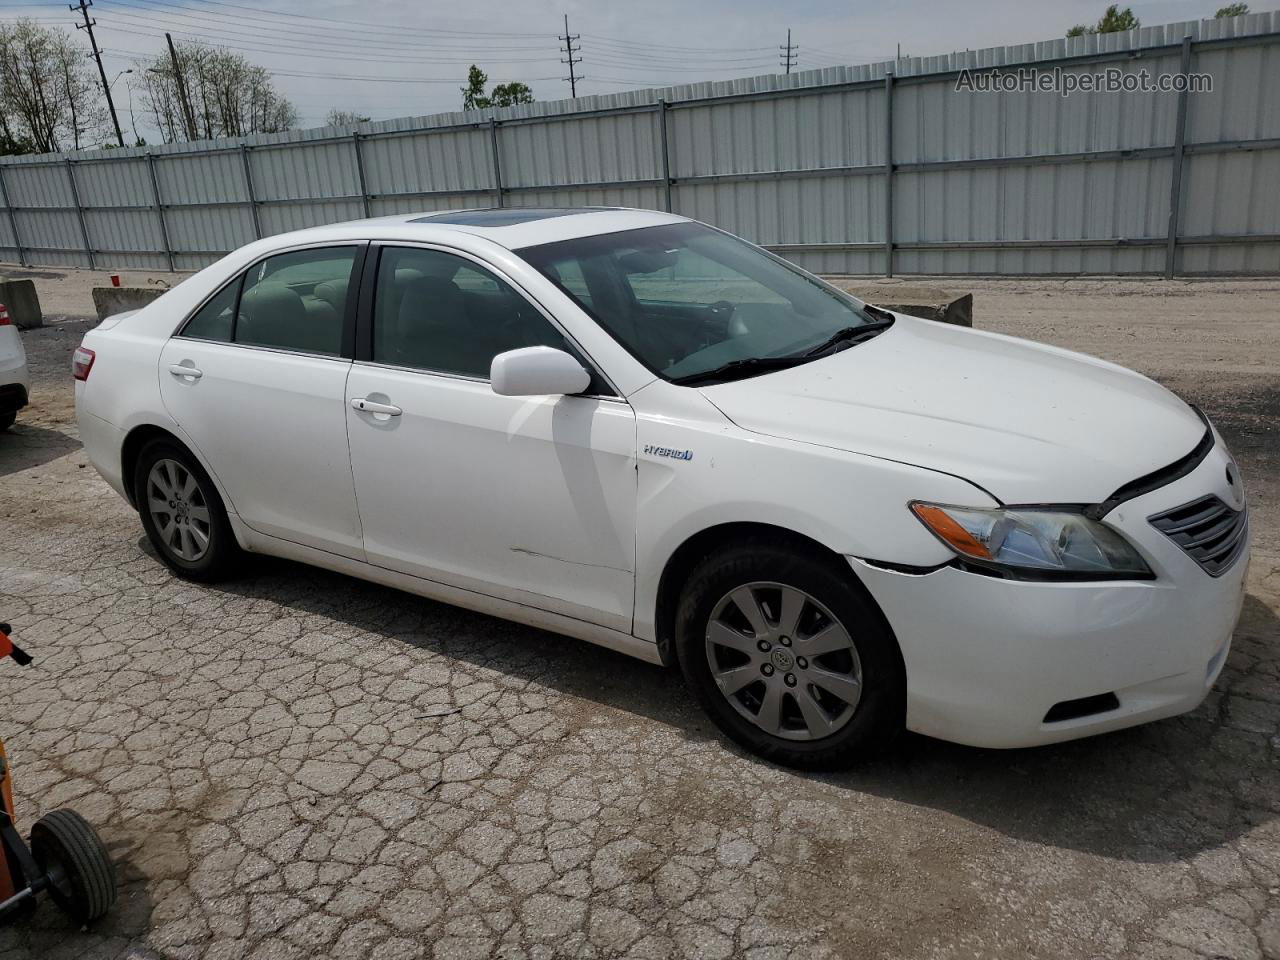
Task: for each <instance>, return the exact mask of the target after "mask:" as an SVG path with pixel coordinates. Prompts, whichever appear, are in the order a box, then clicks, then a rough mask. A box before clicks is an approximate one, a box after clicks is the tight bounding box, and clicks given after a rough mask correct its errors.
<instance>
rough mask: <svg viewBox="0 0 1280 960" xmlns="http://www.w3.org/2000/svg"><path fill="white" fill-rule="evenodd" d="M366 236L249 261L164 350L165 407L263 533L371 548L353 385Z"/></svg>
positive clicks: (359, 552) (354, 552)
mask: <svg viewBox="0 0 1280 960" xmlns="http://www.w3.org/2000/svg"><path fill="white" fill-rule="evenodd" d="M364 251H365V245H364V244H338V245H327V246H324V247H309V248H304V249H297V250H291V251H288V252H285V253H280V254H276V255H274V256H271V257H268V258H266V259H264V260H260V261H259V262H258V263H256V264H254V265H253V266H252V267H250V268H249V269H248V270H247V271H246V272H245V273H244V274H243V275H242V276H241V277H240V278H238V279H237V280H235V281H233V282H232V283H230V284H229V285H227V286H226V287H224V288H223V289H222V290H221V291H219V292H218V293H217V294H215V295H214V296H213V297H212V298H211V299H210V300H208V301H207V302H206V303H205V304H204V306H203V307H201V308H200V309H199V310H198V311H197V312H196V313H195V314H193V315H192V317H191V318H190V320H188V322H187V323H186V324H185V325H184V327H183V328H182V329H181V331H180V332H179V333H178V335H177V336H175V337H173V338H172V339H170V340H169V342H168V343H167V344H166V345H165V347H164V349H163V351H162V352H161V356H160V369H159V377H160V392H161V395H162V396H163V398H164V403H165V407H166V408H167V409H168V411H169V413H170V414H171V415H172V416H173V418H174V419H175V420H176V421H177V422H178V424H179V425H180V426H181V427H182V429H183V431H184V432H185V433H186V434H187V436H188V437H189V438H190V440H191V441H192V442H193V443H194V444H195V445H196V447H197V448H198V449H199V451H200V453H201V454H202V455H203V456H204V458H205V461H206V462H207V463H208V464H209V465H210V466H211V467H212V469H213V471H214V473H215V474H216V475H217V477H218V479H219V480H220V481H221V483H222V485H223V489H225V490H226V492H227V495H228V497H229V498H230V500H231V507H232V508H233V509H234V510H235V511H236V513H238V514H239V516H240V518H241V520H243V521H244V522H245V523H246V524H247V525H248V526H250V527H252V528H253V529H254V530H257V531H259V532H260V533H265V534H268V535H270V536H274V537H279V538H281V539H284V540H290V541H293V542H295V543H300V544H304V545H306V546H310V547H317V548H319V549H321V550H327V551H330V552H332V553H338V554H341V555H343V556H347V557H353V558H356V559H363V556H364V550H363V545H362V539H361V532H360V517H359V512H358V510H357V509H356V499H355V487H354V484H353V482H352V479H351V464H350V459H349V454H348V450H347V433H346V404H345V387H346V380H347V374H348V372H349V371H350V369H351V359H350V358H351V344H352V343H353V342H354V322H355V301H356V287H357V283H355V282H353V281H354V280H355V279H356V278H358V277H359V276H360V273H359V270H360V266H361V264H362V262H363V258H364Z"/></svg>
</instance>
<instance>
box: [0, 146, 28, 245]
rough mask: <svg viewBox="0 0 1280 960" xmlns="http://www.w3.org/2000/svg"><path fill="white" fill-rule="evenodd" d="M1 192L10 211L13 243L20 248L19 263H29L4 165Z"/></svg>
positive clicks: (1, 172) (6, 207)
mask: <svg viewBox="0 0 1280 960" xmlns="http://www.w3.org/2000/svg"><path fill="white" fill-rule="evenodd" d="M0 194H3V196H4V208H5V210H6V211H8V213H9V229H10V230H12V231H13V245H14V246H15V247H17V248H18V263H20V264H21V265H22V266H24V267H25V266H26V265H27V259H26V257H25V256H24V255H23V253H22V234H20V233H18V215H17V214H16V213H14V212H13V204H12V203H10V202H9V187H8V186H7V185H6V184H5V182H4V167H0Z"/></svg>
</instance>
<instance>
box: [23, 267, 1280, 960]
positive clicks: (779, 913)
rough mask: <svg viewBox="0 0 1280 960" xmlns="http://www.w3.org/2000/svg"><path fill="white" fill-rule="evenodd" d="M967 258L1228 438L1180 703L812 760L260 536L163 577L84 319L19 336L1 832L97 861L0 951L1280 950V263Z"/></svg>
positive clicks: (1008, 320) (590, 654) (1037, 329)
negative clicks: (1119, 277) (84, 415)
mask: <svg viewBox="0 0 1280 960" xmlns="http://www.w3.org/2000/svg"><path fill="white" fill-rule="evenodd" d="M912 282H913V283H916V282H917V281H914V280H913V281H912ZM947 283H948V285H954V284H955V282H954V281H947ZM965 286H966V287H967V288H972V289H974V290H975V292H976V293H977V302H976V304H975V316H976V317H977V322H978V325H979V326H980V327H988V328H992V329H999V330H1002V331H1006V332H1011V333H1019V334H1023V335H1029V336H1033V337H1036V338H1038V339H1043V340H1048V341H1051V342H1055V343H1059V344H1062V345H1065V346H1071V347H1076V348H1080V349H1086V350H1089V351H1090V352H1094V353H1098V354H1100V355H1103V356H1106V357H1108V358H1110V359H1115V360H1118V361H1119V362H1123V363H1127V364H1129V365H1132V366H1135V367H1138V368H1139V369H1142V370H1144V372H1147V373H1150V374H1152V375H1154V376H1156V377H1157V378H1159V379H1161V380H1163V381H1164V382H1166V383H1168V384H1170V385H1171V386H1173V387H1175V388H1176V389H1178V390H1179V391H1180V392H1182V393H1183V394H1184V395H1185V396H1187V397H1189V398H1190V399H1194V400H1196V401H1197V402H1200V403H1201V404H1202V405H1204V406H1205V408H1206V409H1207V410H1208V412H1209V413H1210V415H1211V416H1213V417H1214V418H1215V420H1216V421H1217V422H1218V423H1219V424H1220V427H1221V429H1222V430H1223V432H1224V433H1225V434H1226V435H1227V437H1228V440H1229V441H1230V442H1231V443H1232V445H1233V447H1234V449H1235V451H1236V453H1237V455H1238V457H1239V459H1240V462H1241V467H1242V470H1243V473H1244V475H1245V480H1246V484H1247V485H1248V488H1249V492H1250V496H1251V500H1252V505H1253V511H1254V514H1253V515H1254V523H1255V529H1256V548H1255V551H1254V556H1253V566H1252V570H1251V575H1250V578H1249V595H1248V598H1247V600H1246V603H1245V608H1244V615H1243V620H1242V621H1241V624H1240V627H1239V630H1238V631H1237V634H1236V638H1235V643H1234V646H1233V649H1232V652H1231V656H1230V659H1229V661H1228V663H1227V667H1226V669H1225V671H1224V673H1223V675H1222V678H1221V679H1220V681H1219V682H1218V684H1217V686H1216V688H1215V690H1214V691H1213V693H1212V694H1211V695H1210V697H1209V699H1208V700H1207V701H1206V703H1205V704H1204V705H1203V706H1202V707H1201V708H1200V709H1198V710H1197V711H1195V712H1194V713H1193V714H1191V715H1189V716H1186V717H1183V718H1179V719H1175V720H1169V721H1164V722H1161V723H1157V724H1153V725H1150V726H1147V727H1141V728H1137V729H1134V730H1130V731H1125V732H1121V733H1117V734H1112V735H1108V736H1104V737H1100V738H1096V739H1092V740H1086V741H1080V742H1076V743H1071V744H1065V745H1061V746H1055V747H1047V748H1042V749H1037V750H1026V751H1015V752H999V751H983V750H974V749H967V748H962V747H956V746H951V745H947V744H944V743H940V742H937V741H931V740H926V739H924V738H918V737H909V738H907V739H906V741H905V742H904V743H903V744H902V746H901V747H900V748H899V749H898V750H897V751H895V752H894V753H893V754H892V755H891V756H889V757H887V758H886V759H884V760H882V761H880V762H877V763H875V764H873V765H870V766H867V767H864V768H861V769H858V770H854V771H850V772H847V773H842V774H839V775H821V776H814V775H804V774H798V773H794V772H791V771H787V770H783V769H779V768H776V767H772V766H769V765H768V764H765V763H762V762H759V761H757V760H755V759H753V758H751V757H749V756H746V755H744V754H743V753H741V752H739V751H738V750H736V749H734V748H732V747H731V746H729V745H727V744H726V743H725V742H724V741H722V740H721V739H720V738H719V737H718V736H716V735H715V733H714V732H713V730H712V729H711V727H710V725H709V724H708V723H707V722H706V721H704V720H703V718H702V716H701V715H700V714H699V712H698V711H697V710H696V708H694V707H693V705H692V704H691V703H690V702H689V700H688V699H687V698H686V696H685V694H684V692H683V689H682V687H681V684H680V682H679V679H678V677H677V675H676V674H674V673H672V672H668V671H663V670H661V669H658V668H655V667H651V666H647V665H645V664H642V663H639V662H633V661H631V660H628V659H626V658H624V657H622V656H620V655H618V654H614V653H611V652H609V651H606V650H603V649H598V648H595V647H591V646H588V645H586V644H583V643H579V642H577V641H573V640H568V639H565V638H562V637H558V636H555V635H552V634H548V633H543V632H539V631H536V630H532V629H527V628H524V627H519V626H515V625H512V624H508V623H505V622H502V621H499V620H494V619H490V618H488V617H484V616H480V615H477V614H472V613H467V612H464V611H461V610H458V609H455V608H451V607H448V606H444V605H441V604H436V603H431V602H429V601H426V600H422V599H418V598H415V597H411V596H408V595H404V594H400V593H397V592H395V591H392V590H388V589H384V588H381V587H377V586H373V585H370V584H366V583H362V582H359V581H356V580H351V579H347V578H344V577H341V576H337V575H334V574H329V573H324V572H321V571H317V570H312V569H308V568H306V567H302V566H298V565H294V564H290V563H284V562H278V561H273V560H265V559H254V560H252V561H251V562H249V563H248V564H247V566H246V569H245V572H244V576H243V577H242V578H241V579H239V580H237V581H235V582H233V583H230V584H227V585H223V586H219V587H213V588H210V587H203V586H196V585H192V584H188V583H184V582H182V581H180V580H176V579H175V578H173V577H172V576H171V575H170V574H169V573H168V571H167V570H166V568H165V567H163V566H162V565H161V564H160V562H159V561H158V560H157V559H156V557H155V556H154V555H153V554H152V552H151V551H150V548H149V546H148V545H147V544H146V542H145V540H144V538H143V536H142V530H141V527H140V525H139V523H138V520H137V517H136V516H135V515H134V514H133V513H131V511H130V510H129V509H128V507H127V506H126V505H125V504H124V503H123V502H121V501H120V500H119V499H118V498H117V497H116V496H115V495H114V494H112V493H111V492H110V491H109V490H108V489H107V487H106V485H105V484H104V483H103V482H102V481H101V480H100V479H99V478H98V477H97V475H96V473H95V472H94V471H93V469H92V468H91V467H87V466H86V459H85V456H84V453H83V451H82V450H81V449H80V446H79V444H78V441H77V439H76V426H75V421H74V414H73V408H72V390H71V380H70V377H69V375H68V369H67V368H68V358H69V354H70V351H71V350H72V348H73V347H74V346H75V345H76V344H77V343H78V342H79V338H80V336H81V334H82V333H83V331H84V330H85V329H86V325H85V324H83V323H78V322H68V323H62V324H57V325H54V326H50V327H47V328H45V329H42V330H37V331H30V332H27V333H26V334H24V339H25V342H26V345H27V348H28V351H29V353H30V355H31V359H32V366H33V372H34V376H35V389H34V404H33V406H32V407H31V408H30V409H28V410H26V411H24V412H23V413H22V414H21V415H20V416H19V420H18V425H17V426H16V427H15V428H14V430H13V431H12V432H11V433H10V434H8V435H3V436H0V550H2V551H3V553H2V554H0V614H2V615H3V619H7V620H10V621H11V622H12V623H13V624H14V625H15V627H16V629H17V636H18V637H19V638H20V639H21V642H22V643H23V644H24V645H25V646H26V647H27V648H28V649H29V650H30V652H31V653H33V654H34V655H35V657H36V663H35V665H34V666H33V667H31V668H28V669H27V670H25V671H22V670H19V669H18V668H17V667H16V666H12V665H8V666H6V665H0V670H2V671H3V677H0V690H3V691H4V694H3V697H0V733H2V734H3V736H4V737H5V739H6V743H7V746H8V748H9V750H10V759H11V760H12V763H13V767H14V770H15V775H16V781H15V786H16V793H17V804H18V813H19V816H20V818H21V819H22V822H23V825H24V827H27V828H29V826H30V824H31V822H32V821H33V820H34V819H35V818H36V817H38V816H39V815H40V814H42V813H44V812H46V811H48V810H52V809H54V808H56V807H60V806H64V805H66V806H71V807H74V808H76V809H78V810H80V811H81V812H82V813H83V814H84V815H85V816H86V817H87V818H88V819H89V820H90V821H91V822H93V823H94V824H95V825H96V826H97V828H98V829H99V831H100V832H101V833H102V835H103V837H104V839H105V841H106V843H107V845H108V846H109V848H110V850H111V852H112V854H113V856H114V858H115V860H116V862H117V866H118V870H119V876H120V878H121V891H120V900H119V902H118V904H117V906H116V908H115V910H114V911H113V913H112V914H111V915H110V916H108V917H107V918H106V919H105V920H103V921H101V922H99V923H97V924H95V925H94V926H93V927H92V928H90V929H88V930H85V931H78V930H74V929H71V928H69V926H68V925H67V923H66V921H65V920H64V919H63V917H62V916H61V915H60V914H59V913H58V912H57V911H56V910H55V909H54V908H53V907H52V905H51V904H47V903H46V904H43V905H42V906H41V908H40V910H39V911H38V913H37V914H36V916H35V917H34V918H32V919H31V920H29V921H27V922H25V923H22V924H20V925H18V926H16V927H7V928H0V960H34V958H41V960H58V958H81V957H84V958H125V957H128V958H150V957H174V958H192V960H196V958H200V960H216V958H228V960H229V958H241V957H255V958H256V957H263V958H267V957H270V958H290V957H341V958H344V960H348V958H349V960H357V958H363V957H371V958H379V960H390V958H401V957H404V958H411V957H433V958H434V957H442V958H443V957H486V956H500V957H509V958H517V957H528V958H535V957H615V956H631V957H652V958H665V957H705V958H715V957H730V956H742V957H750V958H760V960H763V958H773V957H779V958H781V957H794V958H802V957H902V958H925V957H939V958H963V957H1002V958H1009V957H1024V956H1025V957H1053V958H1075V957H1078V958H1097V957H1142V958H1162V960H1193V958H1198V957H1229V958H1233V960H1234V958H1241V960H1248V958H1261V957H1280V646H1278V645H1280V620H1278V619H1277V617H1278V612H1280V519H1277V517H1278V516H1280V515H1278V514H1277V504H1278V503H1280V487H1278V485H1277V473H1278V471H1277V469H1276V466H1277V453H1278V451H1280V425H1278V422H1277V417H1278V416H1280V363H1278V362H1277V360H1278V359H1280V350H1277V347H1276V335H1277V329H1278V328H1277V320H1280V315H1278V313H1277V308H1276V304H1277V303H1280V284H1276V283H1268V282H1255V283H1234V284H1233V283H1225V282H1212V283H1211V282H1205V283H1200V284H1194V283H1188V284H1169V285H1164V286H1161V285H1160V284H1147V283H1145V282H1138V281H1133V282H1130V281H1124V282H1121V281H1073V282H1071V283H1062V282H1050V281H1024V282H1012V281H1002V282H992V283H988V284H982V283H971V282H966V283H965Z"/></svg>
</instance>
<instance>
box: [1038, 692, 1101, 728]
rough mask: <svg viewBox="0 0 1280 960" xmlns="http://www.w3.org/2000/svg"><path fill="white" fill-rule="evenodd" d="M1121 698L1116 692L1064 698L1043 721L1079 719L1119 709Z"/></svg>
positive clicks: (1050, 710)
mask: <svg viewBox="0 0 1280 960" xmlns="http://www.w3.org/2000/svg"><path fill="white" fill-rule="evenodd" d="M1119 708H1120V700H1119V699H1118V698H1117V697H1116V695H1115V694H1114V693H1099V694H1095V695H1094V696H1092V697H1081V698H1080V699H1079V700H1063V701H1062V702H1061V703H1055V704H1054V705H1053V706H1052V707H1050V708H1049V712H1048V713H1046V714H1045V715H1044V720H1043V721H1042V722H1043V723H1062V722H1063V721H1064V720H1079V719H1080V718H1081V717H1091V716H1093V715H1094V714H1095V713H1106V712H1107V711H1108V710H1118V709H1119Z"/></svg>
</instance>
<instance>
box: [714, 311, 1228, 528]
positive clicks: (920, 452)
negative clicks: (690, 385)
mask: <svg viewBox="0 0 1280 960" xmlns="http://www.w3.org/2000/svg"><path fill="white" fill-rule="evenodd" d="M895 316H896V317H897V321H896V322H895V323H894V325H893V326H892V327H891V328H889V329H888V330H886V331H885V332H884V333H882V334H880V335H879V336H877V337H876V338H875V339H873V340H869V341H866V342H864V343H862V344H859V345H856V346H853V347H850V348H849V349H847V350H843V351H841V352H840V353H837V354H834V355H832V356H829V357H824V358H822V359H820V360H815V361H813V362H812V363H807V364H803V365H801V366H798V367H791V368H788V369H783V370H779V371H776V372H774V373H769V374H765V375H763V376H759V377H752V378H749V379H746V380H738V381H734V382H730V383H723V384H718V385H715V386H708V387H703V388H702V391H703V394H704V395H705V396H706V397H707V398H708V399H709V400H710V401H711V402H712V403H714V404H715V405H716V406H717V407H718V408H719V409H720V410H721V411H723V412H724V414H725V415H726V416H727V417H728V418H729V419H730V420H732V421H733V422H734V423H736V424H738V426H740V427H742V428H744V429H746V430H750V431H752V432H755V433H760V434H766V435H768V436H773V437H782V438H787V439H792V440H798V441H802V442H808V443H815V444H821V445H823V446H828V447H834V448H837V449H840V450H847V451H850V452H853V453H860V454H866V455H869V456H875V457H882V458H885V459H889V460H896V461H900V462H904V463H911V464H914V465H917V466H921V467H927V468H929V469H933V470H940V471H944V472H946V473H951V474H955V475H957V476H960V477H963V478H965V479H967V480H969V481H971V482H972V483H975V484H977V485H978V486H980V487H982V488H983V489H985V490H986V491H988V492H989V493H991V494H992V495H993V496H995V497H996V498H997V499H999V500H1000V501H1002V502H1004V503H1097V502H1101V501H1102V500H1105V499H1106V498H1107V497H1109V496H1110V495H1111V494H1112V493H1114V492H1115V491H1116V490H1117V489H1118V488H1120V487H1122V486H1123V485H1125V484H1126V483H1128V482H1129V481H1131V480H1136V479H1137V478H1138V477H1141V476H1143V475H1145V474H1148V473H1151V472H1152V471H1153V470H1158V469H1159V468H1161V467H1164V466H1167V465H1169V464H1171V463H1172V462H1173V461H1175V460H1177V459H1179V458H1180V457H1183V456H1185V455H1186V454H1187V453H1189V452H1190V451H1191V450H1192V449H1193V448H1194V447H1195V445H1196V444H1197V443H1198V442H1199V441H1200V439H1201V437H1202V436H1203V435H1204V431H1205V426H1204V423H1203V422H1202V421H1201V420H1200V418H1199V417H1198V416H1197V415H1196V413H1195V411H1194V410H1192V409H1191V408H1190V407H1188V406H1187V405H1186V404H1185V403H1183V402H1182V401H1181V400H1179V399H1178V398H1177V397H1176V396H1174V395H1173V394H1172V393H1170V392H1169V391H1168V390H1166V389H1165V388H1164V387H1162V386H1160V385H1159V384H1157V383H1155V382H1154V381H1152V380H1149V379H1148V378H1146V377H1144V376H1142V375H1140V374H1137V373H1134V372H1133V371H1131V370H1126V369H1124V368H1123V367H1119V366H1116V365H1115V364H1112V363H1107V362H1105V361H1103V360H1097V359H1095V358H1093V357H1086V356H1084V355H1082V354H1077V353H1072V352H1070V351H1067V350H1061V349H1059V348H1057V347H1049V346H1044V345H1041V344H1036V343H1031V342H1029V341H1024V340H1018V339H1015V338H1013V337H1005V336H1000V335H998V334H992V333H984V332H980V331H976V330H969V329H966V328H963V327H955V326H949V325H946V324H940V323H935V322H933V321H929V320H920V319H917V318H915V317H909V316H905V315H903V314H896V315H895ZM850 493H851V495H855V496H856V491H850Z"/></svg>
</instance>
